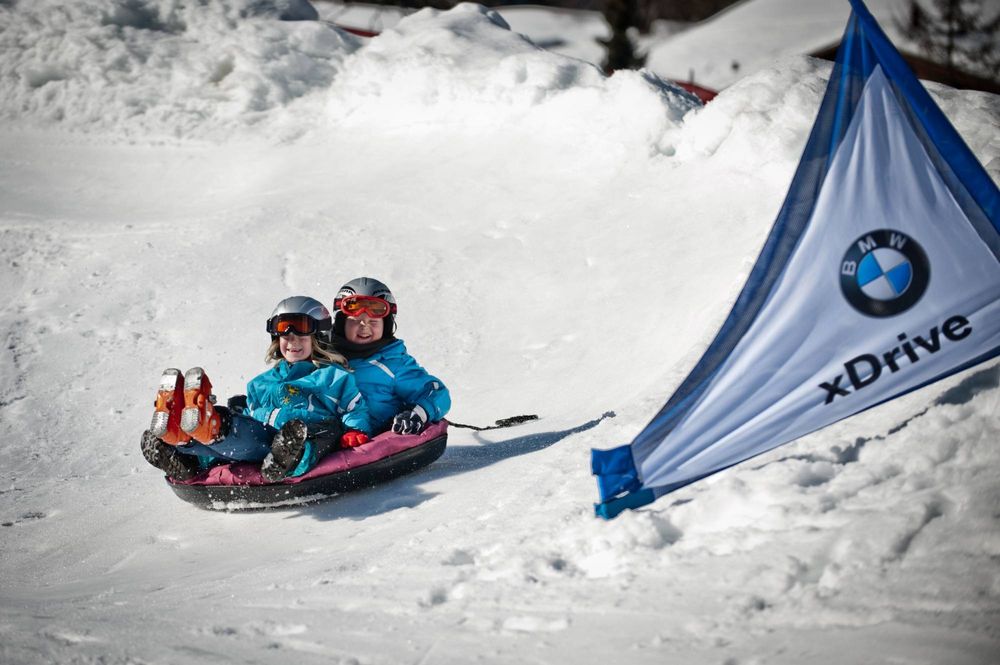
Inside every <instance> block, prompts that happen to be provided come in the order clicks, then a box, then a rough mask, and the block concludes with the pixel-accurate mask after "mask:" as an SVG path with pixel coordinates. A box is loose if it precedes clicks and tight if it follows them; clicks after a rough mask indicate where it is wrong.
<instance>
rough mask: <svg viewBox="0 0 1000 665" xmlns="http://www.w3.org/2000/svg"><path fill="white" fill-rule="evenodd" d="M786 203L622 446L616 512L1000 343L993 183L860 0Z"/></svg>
mask: <svg viewBox="0 0 1000 665" xmlns="http://www.w3.org/2000/svg"><path fill="white" fill-rule="evenodd" d="M850 1H851V5H852V6H853V9H854V12H853V13H852V15H851V18H850V21H849V23H848V25H847V30H846V32H845V34H844V40H843V42H842V44H841V47H840V51H839V52H838V54H837V62H836V64H835V66H834V69H833V74H832V76H831V78H830V82H829V85H828V87H827V90H826V95H825V96H824V98H823V102H822V105H821V107H820V110H819V115H818V116H817V118H816V123H815V125H814V127H813V130H812V133H811V135H810V137H809V141H808V143H807V145H806V148H805V152H804V154H803V156H802V161H801V162H800V163H799V168H798V170H797V171H796V173H795V177H794V179H793V180H792V184H791V187H790V188H789V191H788V195H787V197H786V199H785V203H784V205H783V207H782V209H781V211H780V212H779V214H778V218H777V220H776V221H775V224H774V228H773V229H772V230H771V233H770V235H769V236H768V239H767V241H766V243H765V245H764V248H763V250H762V251H761V254H760V257H759V258H758V259H757V263H756V265H755V266H754V268H753V271H752V272H751V274H750V277H749V279H748V280H747V283H746V285H745V286H744V288H743V291H742V292H741V293H740V296H739V298H738V299H737V301H736V304H735V305H734V307H733V310H732V311H731V312H730V314H729V317H728V318H727V319H726V322H725V323H724V324H723V326H722V329H721V330H720V331H719V333H718V335H717V336H716V338H715V340H714V341H713V342H712V344H711V345H710V346H709V348H708V350H707V351H706V352H705V355H704V356H703V357H702V358H701V360H699V361H698V364H697V365H696V366H695V368H694V369H693V370H692V371H691V374H690V375H688V377H687V378H686V379H685V380H684V381H683V383H682V384H681V385H680V387H679V388H678V389H677V391H676V392H675V393H674V394H673V396H671V398H670V399H669V401H668V402H667V403H666V405H665V406H664V407H663V408H662V409H661V410H660V412H659V413H657V414H656V417H654V418H653V420H652V421H651V422H650V423H649V425H647V426H646V428H645V429H644V430H643V431H642V432H640V433H639V435H638V436H637V437H636V438H635V440H634V441H633V442H632V443H631V444H629V445H627V446H622V447H619V448H614V449H611V450H594V451H593V456H592V466H593V471H594V474H595V475H597V477H598V485H599V488H600V492H601V503H599V504H597V505H596V510H597V514H598V515H601V516H603V517H606V518H611V517H614V516H615V515H617V514H618V513H619V512H621V511H622V510H623V509H626V508H635V507H638V506H641V505H644V504H647V503H650V502H651V501H653V500H654V499H656V498H657V497H659V496H662V495H664V494H666V493H668V492H671V491H673V490H675V489H677V488H679V487H682V486H684V485H687V484H689V483H692V482H694V481H696V480H698V479H700V478H704V477H705V476H708V475H711V474H713V473H716V472H718V471H721V470H723V469H725V468H727V467H730V466H732V465H734V464H738V463H739V462H742V461H744V460H746V459H749V458H751V457H753V456H755V455H759V454H761V453H763V452H765V451H768V450H771V449H772V448H775V447H777V446H780V445H782V444H784V443H787V442H789V441H792V440H793V439H796V438H798V437H801V436H803V435H805V434H808V433H809V432H813V431H815V430H817V429H819V428H821V427H824V426H826V425H829V424H830V423H833V422H836V421H838V420H840V419H842V418H846V417H848V416H850V415H852V414H855V413H858V412H859V411H863V410H865V409H868V408H871V407H873V406H876V405H878V404H881V403H882V402H885V401H887V400H890V399H893V398H895V397H898V396H900V395H902V394H904V393H907V392H910V391H912V390H916V389H917V388H920V387H922V386H925V385H927V384H928V383H931V382H933V381H937V380H938V379H941V378H944V377H946V376H949V375H951V374H954V373H955V372H959V371H961V370H963V369H965V368H968V367H970V366H972V365H975V364H977V363H980V362H983V361H984V360H987V359H989V358H992V357H994V356H996V355H998V353H1000V192H998V190H997V186H996V185H995V184H994V183H993V181H992V180H991V179H990V177H989V176H988V175H987V174H986V171H985V170H984V169H983V167H982V166H981V165H980V164H979V162H978V161H977V160H976V158H975V157H974V156H973V154H972V152H971V151H970V150H969V148H968V147H967V146H966V145H965V143H964V142H963V141H962V139H961V138H960V137H959V135H958V133H957V132H956V131H955V129H954V128H953V127H952V126H951V124H950V123H949V122H948V120H947V119H946V118H945V116H944V114H942V113H941V110H940V109H939V108H938V107H937V105H935V104H934V102H933V101H932V100H931V98H930V96H929V95H928V94H927V91H926V90H925V89H924V88H923V86H921V84H920V82H919V81H918V80H917V79H916V77H915V76H914V75H913V73H912V72H911V71H910V70H909V68H908V67H907V66H906V64H905V62H904V61H903V59H902V57H900V55H899V53H898V52H897V51H896V50H895V48H893V46H892V44H891V43H890V42H889V40H888V38H887V37H886V36H885V34H884V33H883V32H882V30H881V29H880V28H879V26H878V24H877V23H876V22H875V19H874V18H873V17H872V15H871V14H870V13H869V12H868V9H867V8H866V7H865V6H864V4H863V2H862V1H861V0H850Z"/></svg>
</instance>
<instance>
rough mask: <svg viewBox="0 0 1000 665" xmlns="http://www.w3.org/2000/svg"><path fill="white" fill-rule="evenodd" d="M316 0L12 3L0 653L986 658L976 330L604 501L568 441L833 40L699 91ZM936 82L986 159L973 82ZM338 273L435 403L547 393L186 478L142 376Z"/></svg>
mask: <svg viewBox="0 0 1000 665" xmlns="http://www.w3.org/2000/svg"><path fill="white" fill-rule="evenodd" d="M749 4H751V3H745V5H741V7H744V6H746V5H749ZM303 5H304V3H291V2H287V3H278V2H273V3H264V2H250V1H238V0H215V1H212V2H182V1H180V0H176V1H170V0H158V1H149V2H140V1H137V0H129V1H125V0H121V1H119V2H112V1H111V0H105V1H103V2H100V1H98V0H78V1H77V2H73V3H61V2H56V1H55V0H36V1H35V2H28V1H26V0H21V1H19V2H10V1H8V2H3V3H0V26H2V27H0V40H2V41H0V86H2V94H0V117H2V121H0V284H2V285H3V292H4V294H5V295H6V298H4V300H3V301H2V302H0V335H2V338H3V341H4V345H3V353H2V354H0V376H2V377H3V381H0V455H2V458H3V460H4V463H3V466H2V467H0V662H2V663H5V664H8V663H9V664H11V665H18V664H22V663H31V664H36V663H172V662H185V663H198V664H201V663H204V664H206V665H207V664H209V663H211V664H215V663H228V662H232V663H245V662H262V663H287V662H292V661H295V662H299V663H344V664H347V663H355V664H362V663H363V664H366V665H367V664H382V663H385V664H389V663H445V664H447V663H455V664H463V665H464V664H466V663H469V662H475V661H478V662H486V663H511V664H513V663H517V664H518V665H522V664H523V663H526V662H537V663H565V662H576V663H595V664H597V663H607V662H626V661H627V662H630V663H638V664H642V663H664V662H685V663H693V664H696V665H701V664H706V665H708V664H728V665H750V664H753V663H789V664H792V663H794V664H799V663H803V662H808V663H811V664H814V665H818V664H825V663H829V664H831V665H832V664H843V663H948V664H949V665H956V664H957V665H961V664H966V663H977V664H978V663H993V662H996V659H997V654H998V653H1000V630H998V626H1000V623H998V621H997V617H998V612H1000V565H998V562H1000V529H998V524H997V520H998V516H1000V513H998V508H997V506H998V504H1000V484H998V483H997V480H996V478H997V476H996V469H997V468H998V466H1000V447H998V446H997V445H996V442H997V440H998V438H1000V420H998V417H997V414H998V413H1000V364H998V363H991V364H989V365H986V366H980V367H977V368H973V369H971V370H969V371H967V372H965V373H963V374H961V375H959V376H956V377H953V378H951V379H948V380H946V381H943V382H941V383H939V384H936V385H932V386H929V387H927V388H925V389H923V390H921V391H918V392H915V393H912V394H910V395H907V396H906V397H904V398H902V399H899V400H896V401H894V402H890V403H888V404H885V405H883V406H881V407H878V408H877V409H873V410H871V411H868V412H866V413H864V414H861V415H858V416H856V417H854V418H851V419H849V420H846V421H843V422H841V423H838V424H836V425H834V426H831V427H829V428H827V429H825V430H823V431H820V432H818V433H815V434H813V435H810V436H808V437H805V438H803V439H800V440H799V441H797V442H795V443H792V444H790V445H788V446H785V447H782V448H779V449H778V450H776V451H773V452H772V453H770V454H767V455H764V456H762V457H759V458H756V459H755V460H753V461H751V462H748V463H745V464H742V465H739V466H737V467H734V468H732V469H730V470H728V471H726V472H724V473H722V474H719V475H717V476H714V477H712V478H710V479H708V480H706V481H703V482H700V483H697V484H695V485H692V486H690V487H688V488H686V489H684V490H682V491H680V492H677V493H676V494H674V495H671V496H669V497H666V498H665V499H663V500H661V501H659V502H657V503H655V504H653V505H651V506H650V507H648V508H646V509H643V510H640V511H636V512H630V513H626V514H623V515H622V516H621V517H619V518H618V519H616V520H614V521H612V522H605V521H602V520H598V519H595V518H594V517H593V510H592V506H591V504H592V502H593V501H595V500H596V497H597V492H596V487H595V483H594V482H593V479H592V478H591V477H590V475H589V454H588V453H589V450H590V448H592V447H597V448H607V447H612V446H614V445H620V444H623V443H626V442H628V441H629V440H630V439H631V438H632V437H633V436H634V435H635V434H636V433H637V432H638V431H639V430H640V429H641V428H642V426H643V425H644V424H645V423H646V422H647V421H648V420H649V418H650V417H651V416H652V415H653V414H654V413H655V412H656V410H657V409H658V408H659V407H660V405H662V403H663V401H664V400H665V399H666V397H667V396H668V395H669V393H670V391H671V390H672V389H673V388H674V387H675V386H676V385H677V384H678V383H679V382H680V380H681V379H682V378H683V377H684V375H685V374H686V372H687V371H688V370H689V369H690V367H691V366H692V364H693V363H694V362H695V361H696V360H697V358H698V356H699V355H700V353H701V351H702V350H703V349H704V348H705V346H706V345H707V344H708V343H709V341H710V340H711V338H712V336H713V335H714V333H715V331H716V329H717V327H718V325H719V324H720V323H721V322H722V320H723V319H724V317H725V314H726V312H727V311H728V308H729V306H730V305H731V303H732V302H733V300H734V299H735V298H736V296H737V294H738V292H739V289H740V287H741V285H742V282H743V280H744V278H745V277H746V273H747V272H748V270H749V268H750V266H751V265H752V262H753V260H754V258H755V256H756V253H757V251H758V249H759V248H760V245H761V243H762V242H763V240H764V238H765V236H766V234H767V231H768V229H769V227H770V225H771V223H772V221H773V219H774V215H775V214H776V212H777V210H778V208H779V206H780V204H781V201H782V197H783V195H784V193H785V191H786V188H787V186H788V182H789V179H790V178H791V176H792V173H793V172H794V170H795V167H796V163H797V160H798V156H799V154H800V152H801V150H802V147H803V145H804V143H805V140H806V137H807V134H808V132H809V129H810V127H811V123H812V119H813V117H814V114H815V112H816V109H817V106H818V103H819V100H820V97H821V96H822V93H823V88H824V85H825V79H826V77H827V76H828V74H829V65H828V64H826V63H821V62H817V61H814V60H810V59H808V58H804V57H797V56H793V57H789V58H784V59H782V60H779V61H777V62H772V63H769V64H767V65H766V66H763V67H761V68H760V69H757V70H755V71H754V72H753V73H749V75H748V76H746V77H745V78H742V79H740V80H738V81H735V82H734V84H733V85H732V86H730V87H729V88H727V89H726V90H725V91H724V92H723V93H722V94H721V95H720V96H719V97H718V98H717V99H716V100H715V101H713V102H711V103H710V104H709V105H707V106H705V107H700V106H699V105H697V103H696V102H695V101H694V100H693V99H692V98H690V97H689V96H687V95H685V94H683V93H682V92H680V91H678V90H676V89H675V88H673V87H672V86H670V85H669V84H667V83H664V82H663V81H661V80H660V79H659V78H658V77H657V76H656V75H655V74H653V73H651V72H642V73H635V72H631V73H630V72H623V73H619V74H615V75H614V76H612V77H610V78H605V77H603V76H601V75H600V74H599V73H598V72H597V71H596V69H594V68H593V66H592V65H590V64H588V63H586V62H584V61H582V60H577V59H574V58H570V57H567V56H563V55H558V54H555V53H552V52H549V51H545V50H542V49H540V48H538V47H537V44H533V43H532V42H531V41H530V40H529V39H527V38H525V37H522V36H521V35H519V34H518V33H516V32H513V31H511V30H509V29H507V27H506V25H507V21H505V19H504V18H503V14H502V13H497V12H494V11H491V10H487V9H484V8H482V7H479V6H475V5H461V6H459V7H457V8H455V9H453V10H451V11H447V12H438V11H431V10H424V11H422V12H418V13H415V14H413V15H410V16H407V17H405V18H403V19H402V20H400V21H399V22H398V23H397V24H396V25H395V26H393V27H392V28H391V29H388V30H386V32H385V33H384V34H382V35H381V36H379V37H377V38H375V39H372V40H362V39H360V38H355V37H353V36H350V35H347V34H346V33H343V32H340V31H338V30H337V29H336V28H334V27H332V26H331V25H330V24H329V23H327V22H324V21H315V20H299V21H289V20H280V18H281V17H282V16H285V17H286V18H290V17H291V18H294V17H295V12H306V13H308V8H304V6H303ZM286 12H291V14H288V13H286ZM300 16H301V15H300ZM838 20H839V19H838ZM841 27H842V26H841ZM777 37H780V35H777V36H776V38H777ZM931 91H932V94H933V95H934V96H935V98H936V99H937V101H938V102H939V103H940V104H941V106H942V108H943V109H944V111H945V113H946V114H947V115H948V117H949V118H950V119H951V120H952V121H953V122H954V123H955V125H956V127H957V129H958V130H959V132H960V133H961V134H962V136H963V137H964V138H965V140H966V141H967V142H968V143H969V145H970V147H971V148H972V150H973V151H974V152H975V154H976V155H977V157H979V159H980V160H981V161H982V162H983V163H984V164H986V165H987V169H988V170H989V171H990V173H991V175H992V176H993V177H994V178H995V179H996V178H997V177H998V176H1000V142H998V140H997V137H998V136H1000V131H998V126H1000V98H997V97H995V96H991V95H987V94H983V93H969V92H962V91H957V90H951V89H947V88H942V87H939V86H935V87H932V88H931ZM362 274H368V275H373V276H377V277H379V278H380V279H382V280H384V281H385V282H387V283H388V284H389V285H390V286H391V288H392V289H393V291H394V293H395V295H396V298H397V300H398V301H399V303H400V314H399V319H398V321H399V331H398V334H399V336H400V337H402V338H404V339H405V340H406V341H407V345H408V347H409V349H410V350H411V351H412V352H413V353H414V354H415V355H416V357H417V358H418V359H419V360H420V361H421V362H422V363H423V364H424V365H425V366H426V367H428V368H429V369H431V370H432V371H433V372H434V373H435V374H436V375H438V376H440V377H441V378H442V379H443V380H444V381H446V382H447V384H448V386H449V387H450V388H451V390H452V395H453V398H454V402H455V406H454V409H453V412H452V413H451V414H450V416H451V417H452V418H453V419H454V420H456V421H458V422H470V423H477V424H489V423H491V422H492V421H493V420H495V419H496V418H500V417H505V416H510V415H515V414H522V413H538V414H539V415H540V416H541V418H540V419H539V420H537V421H534V422H530V423H527V424H524V425H521V426H519V427H517V428H515V429H506V430H495V431H490V432H484V433H481V434H476V433H473V432H471V431H469V430H460V429H452V430H451V434H450V439H449V448H448V450H447V451H446V452H445V454H444V456H443V457H442V458H441V459H440V460H438V461H437V462H435V463H434V464H433V465H431V466H430V467H428V468H427V469H425V470H423V471H421V472H419V473H417V474H414V475H411V476H407V477H405V478H402V479H399V480H397V481H394V482H392V483H389V484H386V485H383V486H380V487H377V488H374V489H371V490H366V491H361V492H357V493H353V494H348V495H344V496H341V497H337V498H335V499H333V500H331V501H328V502H325V503H320V504H316V505H311V506H307V507H297V508H289V509H286V510H280V511H272V512H255V513H249V514H230V513H211V512H205V511H200V510H197V509H196V508H194V507H192V506H190V505H188V504H185V503H182V502H180V501H179V500H178V499H177V498H176V497H175V496H174V495H173V493H172V492H171V491H170V490H169V488H168V487H167V486H166V484H165V483H164V482H163V480H162V477H161V475H160V474H159V473H158V472H157V471H156V470H155V469H152V468H151V467H149V466H148V465H147V464H146V463H145V462H144V461H143V459H142V457H141V455H140V453H139V447H138V444H139V436H140V433H141V432H142V430H143V429H144V428H145V427H146V426H147V423H148V422H149V418H150V416H151V412H152V409H151V402H152V398H153V393H154V391H155V388H156V385H157V382H158V379H159V374H160V372H161V371H162V370H163V369H164V368H166V367H180V368H182V369H186V368H188V367H191V366H194V365H201V366H204V367H205V368H206V369H207V370H208V374H209V376H210V377H211V378H212V380H213V383H214V385H215V388H216V392H217V393H218V394H219V395H220V396H221V397H222V398H224V397H226V396H228V395H231V394H234V393H239V392H242V391H243V389H244V386H245V384H246V381H247V380H248V379H249V378H251V377H252V376H254V375H255V374H257V373H259V372H260V371H262V370H263V369H264V367H265V366H264V364H263V360H262V356H263V353H264V350H265V348H266V346H267V342H268V339H267V335H266V333H265V331H264V325H263V323H264V319H265V318H266V317H267V315H268V314H269V313H270V311H271V309H272V307H273V305H274V303H275V302H277V301H279V300H280V299H282V298H284V297H286V296H288V295H293V294H308V295H313V296H315V297H319V298H321V299H322V300H324V302H328V303H329V302H330V301H331V300H332V297H333V295H334V293H335V292H336V290H337V288H338V287H339V286H340V285H341V284H342V283H343V282H345V281H346V280H348V279H350V278H353V277H356V276H358V275H362Z"/></svg>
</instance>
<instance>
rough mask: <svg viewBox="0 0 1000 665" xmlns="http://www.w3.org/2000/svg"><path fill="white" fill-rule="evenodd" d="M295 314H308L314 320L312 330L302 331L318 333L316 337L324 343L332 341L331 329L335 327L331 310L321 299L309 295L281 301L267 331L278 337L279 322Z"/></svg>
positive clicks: (304, 331)
mask: <svg viewBox="0 0 1000 665" xmlns="http://www.w3.org/2000/svg"><path fill="white" fill-rule="evenodd" d="M295 315H302V316H306V317H308V318H309V319H310V320H311V322H312V324H311V325H310V326H309V328H311V329H310V330H302V331H301V332H303V333H309V334H314V335H316V339H317V340H318V341H319V342H321V343H323V344H330V343H331V342H332V340H331V339H330V331H331V329H332V327H333V321H332V318H331V317H330V310H328V309H327V308H326V306H325V305H323V303H321V302H320V301H318V300H316V299H315V298H310V297H308V296H292V297H291V298H285V299H284V300H282V301H281V302H279V303H278V305H277V306H276V307H275V308H274V311H273V312H271V316H270V318H268V320H267V332H269V333H271V336H272V337H277V335H278V330H277V324H278V322H279V321H280V320H282V319H287V318H288V317H294V316H295Z"/></svg>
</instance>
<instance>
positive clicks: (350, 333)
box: [344, 313, 385, 344]
mask: <svg viewBox="0 0 1000 665" xmlns="http://www.w3.org/2000/svg"><path fill="white" fill-rule="evenodd" d="M384 329H385V319H373V318H371V317H370V316H368V315H367V314H364V313H362V314H361V315H359V316H350V317H348V318H347V321H346V322H345V323H344V337H346V338H347V341H348V342H351V343H353V344H371V343H372V342H377V341H378V340H380V339H382V331H383V330H384Z"/></svg>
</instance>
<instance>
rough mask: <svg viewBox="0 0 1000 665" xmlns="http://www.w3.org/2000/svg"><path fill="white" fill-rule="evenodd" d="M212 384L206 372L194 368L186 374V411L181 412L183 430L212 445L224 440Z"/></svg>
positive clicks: (192, 436) (194, 437)
mask: <svg viewBox="0 0 1000 665" xmlns="http://www.w3.org/2000/svg"><path fill="white" fill-rule="evenodd" d="M214 404H215V395H213V394H212V382H211V381H209V380H208V375H206V374H205V370H203V369H202V368H200V367H192V368H191V369H189V370H188V371H187V372H185V374H184V411H182V412H181V429H182V430H184V431H185V432H187V433H188V434H190V435H191V438H192V439H194V440H196V441H200V442H201V443H212V442H213V441H217V440H218V439H220V438H222V436H221V435H222V432H221V430H222V418H221V417H220V416H219V412H218V411H216V410H215V408H214V406H213V405H214Z"/></svg>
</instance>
